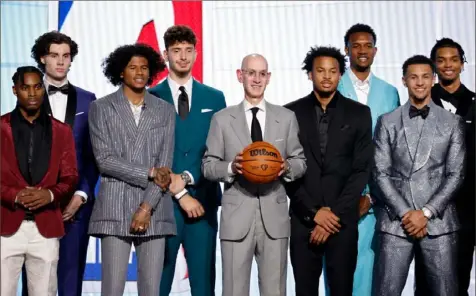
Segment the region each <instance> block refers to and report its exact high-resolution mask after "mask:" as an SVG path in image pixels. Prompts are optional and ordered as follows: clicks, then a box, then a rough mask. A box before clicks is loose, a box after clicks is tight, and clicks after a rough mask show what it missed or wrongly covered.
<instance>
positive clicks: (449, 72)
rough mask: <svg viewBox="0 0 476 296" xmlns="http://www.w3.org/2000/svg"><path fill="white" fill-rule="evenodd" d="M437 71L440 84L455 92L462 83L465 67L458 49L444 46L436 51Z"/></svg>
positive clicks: (450, 91) (448, 90)
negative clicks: (461, 77)
mask: <svg viewBox="0 0 476 296" xmlns="http://www.w3.org/2000/svg"><path fill="white" fill-rule="evenodd" d="M435 58H436V61H435V65H436V72H437V74H438V81H439V83H440V85H441V86H442V87H443V88H444V89H445V90H446V91H447V92H449V93H454V92H455V91H456V90H458V88H459V87H460V85H461V79H460V74H461V72H462V71H463V69H464V65H463V61H462V60H461V58H460V56H459V52H458V49H456V48H453V47H442V48H439V49H438V50H437V51H436V57H435Z"/></svg>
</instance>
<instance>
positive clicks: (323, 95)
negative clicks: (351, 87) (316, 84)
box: [314, 88, 336, 99]
mask: <svg viewBox="0 0 476 296" xmlns="http://www.w3.org/2000/svg"><path fill="white" fill-rule="evenodd" d="M314 90H315V91H316V92H317V94H318V95H319V97H320V98H321V99H330V98H331V97H332V94H333V93H334V92H335V91H336V90H332V91H321V90H318V89H316V88H315V89H314Z"/></svg>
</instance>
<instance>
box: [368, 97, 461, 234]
mask: <svg viewBox="0 0 476 296" xmlns="http://www.w3.org/2000/svg"><path fill="white" fill-rule="evenodd" d="M410 106H411V105H410V102H407V103H406V104H405V105H403V106H401V107H399V108H398V109H396V110H395V111H393V112H390V113H387V114H385V115H382V116H381V117H380V118H379V120H378V122H377V126H376V128H375V135H374V144H375V164H374V168H373V182H372V186H373V187H374V189H376V198H377V205H376V207H375V212H376V215H377V229H379V230H381V231H384V232H388V233H391V234H395V235H399V236H404V237H405V236H406V234H405V232H404V230H403V228H402V226H401V221H400V220H401V218H402V217H403V215H404V214H405V213H406V212H408V211H409V210H418V209H421V208H422V207H423V206H426V207H427V208H429V209H430V210H431V211H432V212H433V213H434V215H436V217H433V218H432V219H431V220H430V221H429V222H428V226H427V229H428V233H429V234H430V235H441V234H445V233H450V232H453V231H456V230H458V229H459V222H458V217H457V215H456V208H455V204H454V197H455V196H454V194H455V193H456V191H457V189H458V188H459V186H460V185H461V184H462V181H463V178H464V175H463V174H464V162H465V142H464V134H463V131H464V124H463V121H462V119H461V118H460V117H459V116H457V115H454V114H452V113H450V112H448V111H446V110H444V109H443V108H441V107H439V106H437V105H436V104H435V103H433V101H431V102H430V104H429V106H430V112H429V115H428V117H427V118H426V119H425V121H424V124H423V127H422V130H421V136H420V134H419V133H418V126H417V125H418V124H417V121H416V120H410V116H409V109H410Z"/></svg>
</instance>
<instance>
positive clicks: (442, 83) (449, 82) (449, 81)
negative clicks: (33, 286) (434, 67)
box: [438, 78, 457, 86]
mask: <svg viewBox="0 0 476 296" xmlns="http://www.w3.org/2000/svg"><path fill="white" fill-rule="evenodd" d="M438 79H439V78H438ZM456 79H457V78H455V79H452V80H446V79H439V83H440V84H441V85H443V86H448V85H451V84H453V83H454V82H455V81H456Z"/></svg>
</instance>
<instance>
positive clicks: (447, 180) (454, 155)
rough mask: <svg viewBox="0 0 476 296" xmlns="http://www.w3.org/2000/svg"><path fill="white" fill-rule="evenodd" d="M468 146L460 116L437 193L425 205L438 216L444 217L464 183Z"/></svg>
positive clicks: (452, 135) (452, 136) (451, 139)
mask: <svg viewBox="0 0 476 296" xmlns="http://www.w3.org/2000/svg"><path fill="white" fill-rule="evenodd" d="M465 157H466V147H465V138H464V123H463V119H461V118H459V120H458V122H457V124H456V125H455V127H454V129H453V133H452V134H451V138H450V143H449V149H448V152H447V154H446V161H445V164H446V169H445V173H444V176H443V178H442V184H441V185H440V187H439V189H438V191H437V193H436V194H435V195H433V197H432V198H430V200H429V201H428V203H427V204H426V205H425V206H426V207H428V208H430V210H432V212H433V213H436V215H437V216H438V217H440V218H441V217H442V216H443V213H444V211H445V209H446V206H447V205H448V203H449V202H450V201H451V200H452V199H454V197H455V193H456V192H457V190H458V189H459V187H460V186H461V185H462V184H463V180H464V171H465ZM473 198H474V197H473Z"/></svg>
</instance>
